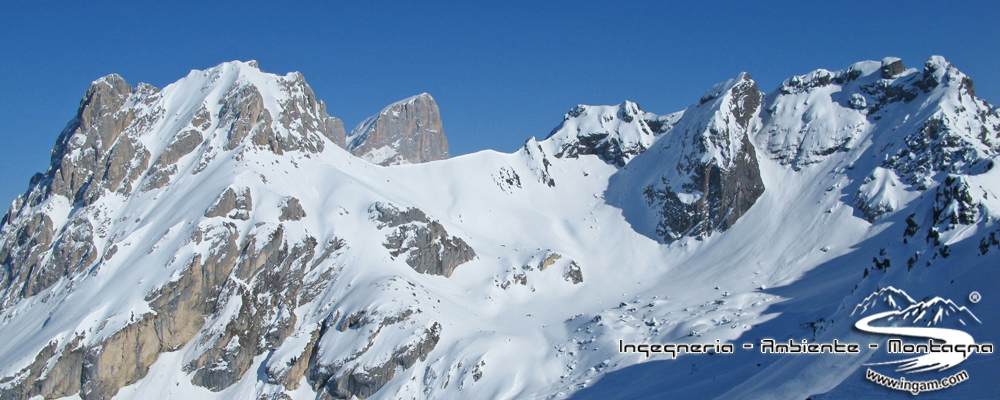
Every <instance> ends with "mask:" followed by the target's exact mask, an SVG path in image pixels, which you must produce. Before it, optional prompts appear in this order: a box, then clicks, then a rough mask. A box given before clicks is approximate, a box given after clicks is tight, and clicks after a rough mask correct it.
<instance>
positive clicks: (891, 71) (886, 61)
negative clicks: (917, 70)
mask: <svg viewBox="0 0 1000 400" xmlns="http://www.w3.org/2000/svg"><path fill="white" fill-rule="evenodd" d="M881 71H882V79H892V78H895V77H897V76H899V74H901V73H903V71H906V67H904V66H903V60H901V59H899V58H896V57H886V58H883V59H882V69H881Z"/></svg>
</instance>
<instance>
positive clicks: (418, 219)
mask: <svg viewBox="0 0 1000 400" xmlns="http://www.w3.org/2000/svg"><path fill="white" fill-rule="evenodd" d="M369 212H370V213H372V215H373V216H372V219H373V220H375V221H378V222H379V225H378V226H379V229H381V228H384V227H387V226H388V227H394V228H396V229H394V230H393V231H392V232H391V233H390V234H389V235H388V236H386V241H385V243H383V246H385V248H387V249H389V254H390V255H392V256H393V257H399V256H401V255H406V263H407V264H408V265H409V266H410V267H412V268H413V269H414V270H416V271H417V272H420V273H423V274H431V275H443V276H445V277H449V276H451V274H452V272H454V271H455V268H456V267H458V266H459V265H461V264H463V263H465V262H467V261H470V260H472V259H473V258H475V257H476V252H475V251H474V250H472V247H469V245H468V244H466V243H465V241H464V240H462V239H461V238H459V237H455V236H450V237H449V236H448V232H447V231H445V229H444V227H443V226H441V224H440V223H439V222H438V221H431V220H429V219H428V218H427V215H425V214H424V212H423V211H420V210H419V209H416V208H408V209H406V210H405V211H400V210H399V209H398V208H396V207H395V206H393V205H392V204H387V203H381V202H377V203H375V204H374V205H373V206H372V207H371V209H369Z"/></svg>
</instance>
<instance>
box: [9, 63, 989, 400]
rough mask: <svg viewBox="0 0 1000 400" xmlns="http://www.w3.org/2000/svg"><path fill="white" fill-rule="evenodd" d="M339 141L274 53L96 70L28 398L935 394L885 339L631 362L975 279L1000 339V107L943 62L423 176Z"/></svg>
mask: <svg viewBox="0 0 1000 400" xmlns="http://www.w3.org/2000/svg"><path fill="white" fill-rule="evenodd" d="M337 123H339V121H337V120H335V119H334V118H332V117H329V116H328V115H327V114H326V111H325V109H324V108H323V106H322V103H320V102H318V101H317V100H316V99H315V96H313V95H312V91H311V90H309V89H308V85H306V84H305V81H304V79H302V78H301V75H299V74H295V73H293V74H289V75H286V76H284V77H281V76H276V75H271V74H266V73H263V72H261V71H260V70H259V69H257V68H256V65H255V64H251V63H240V62H232V63H226V64H222V65H220V66H218V67H215V68H212V69H210V70H207V71H192V73H191V74H190V75H188V77H186V78H184V79H182V80H180V81H178V82H177V83H174V84H172V85H170V86H168V87H166V88H164V89H163V90H156V89H155V88H152V87H150V86H148V85H143V84H140V85H138V86H137V87H136V88H134V89H133V88H131V87H130V86H128V85H127V84H125V83H124V81H123V80H121V78H119V77H117V76H111V77H106V78H102V79H101V80H98V81H96V82H95V83H94V85H93V86H92V88H91V90H90V91H88V94H87V96H86V97H85V98H84V101H83V102H82V103H81V108H80V111H79V113H78V117H77V118H75V119H74V120H73V121H71V122H70V124H69V125H68V126H67V129H66V130H65V131H64V133H63V135H61V136H60V139H59V142H58V143H57V146H56V149H55V150H54V152H53V163H52V166H51V167H50V169H49V171H47V172H46V173H45V174H39V175H36V177H35V178H33V179H32V185H31V188H30V189H29V191H28V192H26V193H25V194H24V195H22V196H21V197H19V198H18V199H17V200H16V201H15V202H14V204H13V205H12V207H11V209H10V210H9V211H8V213H7V214H6V216H4V219H3V223H2V224H3V227H2V229H0V234H2V237H0V263H2V264H3V268H2V269H0V284H2V285H0V288H3V291H2V292H0V294H2V295H3V297H2V301H3V302H2V303H0V307H2V308H0V313H2V314H0V315H2V320H0V337H2V338H4V340H2V341H0V398H3V399H7V398H12V399H22V398H31V397H32V396H36V395H40V396H42V397H44V398H60V397H73V398H85V399H98V398H100V399H106V398H112V397H113V398H116V399H133V398H134V399H141V398H164V397H166V398H206V399H210V398H219V399H223V398H292V399H316V398H337V397H340V398H349V397H352V396H356V397H357V398H386V399H391V398H567V397H569V398H644V397H682V398H715V397H719V398H733V397H737V398H788V399H802V398H806V397H809V396H810V395H817V394H820V396H819V397H823V396H827V397H831V398H842V397H856V396H868V397H870V396H873V395H876V394H877V395H880V396H881V395H890V396H891V395H896V396H899V397H906V396H910V395H909V394H907V393H905V392H888V391H887V390H885V389H882V388H879V387H877V386H875V385H873V384H871V383H870V382H867V381H865V380H864V378H863V375H862V374H863V372H864V369H865V368H864V367H862V365H863V364H864V363H866V362H868V359H869V358H870V357H872V355H873V354H875V352H873V351H868V350H867V349H865V350H864V351H862V353H861V354H860V355H855V356H848V355H822V356H820V355H805V356H803V355H799V356H792V355H784V356H782V355H773V354H766V355H762V354H760V353H758V352H756V351H748V352H747V351H742V350H740V349H737V350H736V353H735V354H716V355H682V356H680V357H679V358H677V359H675V360H672V359H670V358H669V356H663V355H654V356H652V357H650V358H649V359H646V358H645V357H644V356H642V355H637V354H634V353H626V354H621V353H619V351H618V342H619V340H624V341H625V342H631V343H636V342H651V343H666V342H674V343H712V342H714V341H715V340H719V341H720V342H722V343H726V342H731V343H743V342H754V343H756V342H757V341H758V340H759V339H761V338H773V339H775V340H778V341H781V340H785V341H787V340H788V339H794V340H796V341H800V340H802V339H807V340H809V341H810V342H812V341H823V342H830V341H832V340H833V339H838V340H840V341H841V342H847V341H856V342H866V341H869V340H879V338H872V337H868V336H863V335H862V334H861V333H860V332H858V331H856V330H853V329H852V326H853V323H854V319H856V317H854V316H852V315H851V312H852V311H853V310H854V309H855V307H856V306H857V305H858V304H860V303H862V302H864V301H865V300H866V299H867V298H868V296H869V295H871V294H872V293H873V292H877V291H878V290H879V289H880V288H884V287H886V286H893V287H896V288H901V289H902V290H904V291H905V292H906V293H908V294H909V295H910V296H913V298H915V299H919V298H923V297H924V296H927V297H928V298H932V297H935V296H938V297H942V298H944V299H952V300H954V301H955V302H956V303H957V304H959V305H962V304H964V302H963V301H962V299H965V298H967V296H968V293H969V292H971V291H973V290H978V291H979V292H980V293H983V294H984V300H983V301H982V302H980V303H978V304H967V306H968V309H969V310H971V311H972V312H974V313H975V314H976V315H977V316H979V319H980V320H981V324H970V326H968V327H966V328H965V329H966V331H967V332H968V333H969V334H971V335H972V336H973V337H974V338H976V340H977V342H981V343H982V342H998V340H996V339H997V334H996V332H997V331H998V330H997V328H998V327H1000V326H998V325H997V319H996V318H994V316H996V315H998V311H1000V310H998V308H997V304H1000V303H998V302H996V301H995V300H993V299H992V297H991V296H993V291H991V290H990V289H991V288H995V287H997V286H998V285H997V284H998V280H1000V276H998V273H997V270H996V267H995V265H996V263H997V262H998V261H1000V260H998V259H997V257H998V255H1000V241H998V240H997V238H996V233H997V231H998V230H1000V228H998V227H997V226H996V221H997V219H998V218H1000V200H998V199H997V196H996V194H997V193H1000V176H998V175H997V174H1000V169H996V168H993V166H994V165H995V162H996V158H997V150H998V143H997V140H998V131H1000V116H998V114H997V110H996V109H995V108H992V107H990V106H989V105H988V104H986V103H985V102H984V101H982V100H980V99H977V98H976V97H975V96H974V89H973V86H972V81H971V79H969V78H968V77H966V76H965V75H963V74H962V73H961V72H959V71H958V70H957V69H955V68H954V67H953V66H952V65H951V64H949V63H948V62H947V61H945V60H944V59H943V58H940V57H933V58H931V59H930V60H929V61H928V62H927V63H926V65H925V66H924V69H923V70H922V71H920V70H916V69H905V68H902V64H901V63H899V64H898V65H896V64H895V63H894V60H891V59H887V60H885V61H884V62H883V63H878V62H861V63H857V64H854V65H852V66H850V67H848V68H846V69H844V70H841V71H836V72H830V71H825V70H817V71H814V72H812V73H810V74H807V75H803V76H797V77H793V78H790V79H789V80H787V81H785V82H784V83H782V85H781V86H780V87H779V88H778V90H776V91H775V92H773V93H770V94H762V93H760V92H759V91H758V90H757V86H756V83H754V82H753V80H752V79H751V78H750V76H749V75H747V74H740V75H739V76H737V77H736V78H734V79H732V80H730V81H727V82H724V83H721V84H719V85H716V86H715V87H713V88H711V89H710V90H709V92H708V93H706V95H705V96H703V97H702V98H701V99H700V100H699V101H698V102H696V103H695V104H694V105H692V106H691V107H689V108H688V109H687V110H685V111H683V112H679V113H674V114H670V115H667V116H662V117H661V116H656V115H653V114H650V113H646V112H644V111H642V110H641V109H639V107H638V105H635V104H634V103H630V102H625V103H622V104H621V105H618V106H603V107H593V106H579V107H577V108H575V109H574V110H572V111H570V113H568V114H567V115H566V117H565V118H564V122H563V123H562V124H561V125H560V126H559V127H557V128H556V129H555V130H554V131H553V133H552V134H550V135H549V137H548V138H547V139H545V140H542V141H537V140H536V139H534V138H531V139H529V140H528V141H527V142H526V143H525V145H524V147H523V148H522V149H520V150H519V151H517V152H515V153H513V154H501V153H496V152H493V151H483V152H479V153H475V154H470V155H465V156H460V157H455V158H452V159H448V160H442V161H435V162H430V163H425V164H416V165H399V166H393V167H380V166H377V165H374V164H371V163H369V162H366V161H364V160H362V159H360V158H356V157H354V156H352V155H351V154H349V153H348V152H346V151H345V150H343V149H342V148H341V147H340V146H343V142H342V135H343V133H342V132H343V130H342V125H339V126H340V128H339V131H338V129H337V126H338V125H337ZM338 132H340V133H339V136H338ZM748 185H749V186H748ZM758 185H759V187H758ZM904 297H905V295H904ZM907 299H908V300H912V299H909V298H907ZM911 302H912V301H911ZM877 357H878V356H876V359H877ZM962 368H963V369H966V370H968V372H969V375H970V376H971V380H970V381H968V382H965V383H963V384H962V385H959V386H956V387H954V388H949V389H948V390H946V391H941V392H931V393H927V394H925V396H929V397H932V398H933V396H943V397H965V398H981V397H985V396H988V395H994V394H995V393H997V391H998V390H1000V388H998V387H997V383H996V382H998V381H1000V363H998V362H997V361H996V359H995V358H994V356H993V355H980V354H974V355H972V356H971V357H970V358H969V360H968V361H966V362H965V363H963V364H962Z"/></svg>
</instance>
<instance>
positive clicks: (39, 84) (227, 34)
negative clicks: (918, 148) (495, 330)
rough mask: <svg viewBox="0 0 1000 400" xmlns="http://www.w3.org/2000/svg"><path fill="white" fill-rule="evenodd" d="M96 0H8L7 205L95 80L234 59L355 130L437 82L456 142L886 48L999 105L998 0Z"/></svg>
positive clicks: (2, 112)
mask: <svg viewBox="0 0 1000 400" xmlns="http://www.w3.org/2000/svg"><path fill="white" fill-rule="evenodd" d="M90 3H91V2H84V1H74V2H35V1H19V0H17V1H13V0H8V1H2V2H0V85H2V86H0V87H2V88H3V92H2V95H0V119H2V123H0V143H2V145H0V168H2V175H0V203H2V204H3V207H0V208H4V209H5V208H6V205H7V204H9V202H10V201H12V200H13V199H14V197H16V195H17V194H18V193H20V192H22V191H24V190H25V189H26V188H27V184H28V179H29V178H30V177H31V175H32V174H33V173H34V172H40V171H44V170H45V168H46V167H47V165H48V162H49V152H50V151H51V148H52V146H53V144H54V143H55V139H56V137H57V136H58V134H59V132H60V131H61V130H62V128H63V127H64V126H65V124H66V123H67V121H69V120H70V119H71V118H72V117H73V115H74V113H75V112H76V108H77V106H78V104H79V101H80V98H81V96H82V95H83V93H84V91H86V89H87V87H88V85H89V84H90V82H91V81H93V80H95V79H97V78H99V77H101V76H104V75H107V74H111V73H118V74H121V75H122V76H123V77H124V78H125V79H126V80H127V81H128V82H129V83H131V84H133V85H134V84H136V83H138V82H148V83H151V84H153V85H154V86H157V87H161V88H162V87H163V86H165V85H167V84H169V83H171V82H174V81H176V80H178V79H180V78H181V77H183V76H185V75H186V74H187V73H188V71H190V70H191V69H205V68H210V67H212V66H215V65H217V64H219V63H222V62H224V61H230V60H249V59H256V60H258V61H259V62H260V66H261V68H262V69H263V70H265V71H268V72H275V73H279V74H285V73H287V72H290V71H301V72H302V73H303V74H304V75H305V77H306V80H307V81H308V82H309V84H310V85H311V86H312V87H313V89H314V90H315V92H316V95H317V96H318V97H319V98H320V99H323V100H324V101H326V103H327V105H328V110H329V111H330V113H331V114H332V115H334V116H337V117H339V118H341V119H342V120H344V123H345V125H346V126H347V129H348V130H350V129H351V128H352V127H353V126H354V125H356V124H357V123H358V122H360V121H361V120H362V119H364V118H365V117H367V116H368V115H370V114H374V113H375V112H378V111H379V110H380V109H381V108H382V107H384V106H385V105H387V104H389V103H391V102H393V101H396V100H399V99H403V98H405V97H408V96H411V95H414V94H418V93H421V92H429V93H431V94H432V95H433V96H434V97H435V98H436V99H437V101H438V104H439V106H440V108H441V115H442V119H443V121H444V128H445V133H446V134H447V136H448V140H449V144H450V146H451V154H452V155H453V156H455V155H460V154H466V153H471V152H475V151H479V150H483V149H495V150H499V151H504V152H510V151H514V150H516V149H517V148H518V147H519V146H520V145H521V144H523V143H524V140H525V139H526V138H528V137H530V136H538V137H544V136H545V135H546V134H548V132H549V131H550V130H551V129H552V128H553V127H554V126H555V125H557V124H558V123H559V122H560V121H561V118H562V115H563V114H564V113H565V112H566V111H568V110H569V109H570V108H572V107H573V106H575V105H576V104H617V103H620V102H622V101H623V100H626V99H627V100H633V101H636V102H638V103H639V104H640V105H641V106H642V107H643V109H645V110H647V111H651V112H654V113H669V112H673V111H678V110H681V109H683V108H685V107H686V106H687V105H689V104H690V103H692V102H694V101H696V100H697V99H698V98H699V96H701V94H702V93H703V92H704V91H705V90H706V89H708V88H709V87H710V86H711V85H712V84H714V83H716V82H720V81H724V80H726V79H729V78H731V77H733V76H735V75H736V74H737V73H739V72H740V71H747V72H749V73H750V75H751V76H753V77H754V78H755V79H756V80H757V81H758V83H759V84H760V86H761V89H762V90H764V91H771V90H774V89H775V88H776V87H777V85H778V84H779V83H780V82H781V81H782V80H784V79H785V78H788V77H790V76H792V75H798V74H804V73H807V72H809V71H811V70H814V69H817V68H826V69H830V70H836V69H841V68H844V67H846V66H848V65H850V64H851V63H853V62H856V61H861V60H869V59H871V60H880V59H882V58H883V57H885V56H897V57H901V58H903V61H904V63H905V64H906V65H907V66H908V67H918V68H920V67H922V65H923V62H924V61H925V60H927V58H928V57H929V56H931V55H934V54H940V55H943V56H945V57H946V58H947V59H948V60H949V61H951V62H952V63H953V64H955V65H956V66H957V67H958V68H959V69H961V70H962V71H964V72H965V73H967V74H969V75H970V76H971V77H972V78H973V79H974V81H975V83H976V91H977V94H978V95H979V97H982V98H985V99H987V100H988V101H990V102H991V103H994V104H996V103H1000V78H998V76H1000V74H998V73H1000V34H998V32H1000V28H998V25H1000V23H998V17H1000V6H998V5H997V4H998V3H997V2H996V1H981V2H961V3H960V4H957V5H955V4H950V3H951V2H942V1H933V2H930V1H927V2H924V1H905V2H903V1H900V2H881V1H834V2H828V3H824V4H818V3H817V2H813V1H802V2H761V3H760V4H746V3H745V2H714V1H698V2H690V3H685V4H681V3H674V2H666V1H663V2H648V3H647V2H639V3H628V4H625V3H622V2H611V1H608V2H515V1H498V2H478V1H470V2H458V1H452V2H419V1H405V2H404V1H400V2H367V1H364V2H362V1H352V2H332V1H322V2H321V1H315V2H306V3H304V4H297V5H283V4H280V5H276V4H278V2H267V3H265V2H246V3H243V2H240V3H236V2H232V3H227V4H209V3H214V2H205V1H196V2H145V1H140V2H128V3H126V2H121V3H105V2H102V3H101V4H90ZM152 3H162V4H152ZM0 212H2V211H0Z"/></svg>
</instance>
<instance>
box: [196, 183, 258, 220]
mask: <svg viewBox="0 0 1000 400" xmlns="http://www.w3.org/2000/svg"><path fill="white" fill-rule="evenodd" d="M252 210H253V198H252V197H251V196H250V188H246V187H244V188H242V189H240V192H239V193H236V191H235V190H233V188H226V190H225V191H224V192H222V195H221V196H219V199H218V200H216V201H215V204H213V205H212V207H210V208H209V209H208V211H206V212H205V216H206V217H209V218H212V217H228V218H233V219H240V220H244V221H246V220H247V219H250V211H252Z"/></svg>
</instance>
